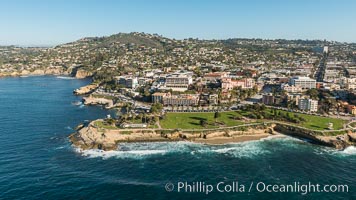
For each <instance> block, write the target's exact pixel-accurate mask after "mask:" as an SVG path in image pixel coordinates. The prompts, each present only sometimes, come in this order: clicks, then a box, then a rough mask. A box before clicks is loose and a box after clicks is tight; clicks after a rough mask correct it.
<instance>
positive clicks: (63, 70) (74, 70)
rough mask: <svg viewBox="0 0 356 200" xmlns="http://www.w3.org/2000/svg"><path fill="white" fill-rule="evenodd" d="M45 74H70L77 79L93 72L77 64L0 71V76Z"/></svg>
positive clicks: (88, 75)
mask: <svg viewBox="0 0 356 200" xmlns="http://www.w3.org/2000/svg"><path fill="white" fill-rule="evenodd" d="M45 75H57V76H58V75H63V76H71V77H75V78H78V79H82V78H87V77H91V76H93V73H92V72H90V71H87V70H84V69H81V68H80V67H79V66H76V67H68V68H67V67H61V66H58V67H50V68H45V69H35V70H32V71H29V70H26V69H25V70H20V71H13V72H6V73H5V72H2V73H0V78H1V77H20V76H45Z"/></svg>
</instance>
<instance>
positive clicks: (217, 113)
mask: <svg viewBox="0 0 356 200" xmlns="http://www.w3.org/2000/svg"><path fill="white" fill-rule="evenodd" d="M220 116H221V114H220V113H219V112H215V113H214V119H215V122H216V121H217V119H218V118H219V117H220Z"/></svg>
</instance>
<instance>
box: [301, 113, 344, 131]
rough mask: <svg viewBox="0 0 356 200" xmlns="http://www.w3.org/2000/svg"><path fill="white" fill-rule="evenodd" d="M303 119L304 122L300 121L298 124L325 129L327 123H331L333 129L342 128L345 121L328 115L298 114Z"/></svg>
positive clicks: (315, 128)
mask: <svg viewBox="0 0 356 200" xmlns="http://www.w3.org/2000/svg"><path fill="white" fill-rule="evenodd" d="M298 115H300V116H301V117H303V118H304V119H306V120H307V121H306V122H302V123H301V124H300V125H301V126H303V127H305V128H310V129H314V130H325V129H327V128H328V124H329V123H333V127H334V130H339V129H343V128H344V123H345V121H344V120H342V119H335V118H329V117H320V116H315V115H306V114H298Z"/></svg>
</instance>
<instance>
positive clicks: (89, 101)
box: [83, 95, 114, 109]
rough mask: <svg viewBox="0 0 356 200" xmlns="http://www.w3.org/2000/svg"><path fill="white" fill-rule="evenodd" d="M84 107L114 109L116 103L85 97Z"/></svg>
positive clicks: (110, 100)
mask: <svg viewBox="0 0 356 200" xmlns="http://www.w3.org/2000/svg"><path fill="white" fill-rule="evenodd" d="M83 103H84V105H104V106H105V108H107V109H109V108H112V107H113V105H114V101H113V100H112V99H105V98H97V97H93V96H91V95H90V96H88V97H83Z"/></svg>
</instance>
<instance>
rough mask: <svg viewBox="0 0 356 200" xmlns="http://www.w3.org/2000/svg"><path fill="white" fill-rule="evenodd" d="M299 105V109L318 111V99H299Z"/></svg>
mask: <svg viewBox="0 0 356 200" xmlns="http://www.w3.org/2000/svg"><path fill="white" fill-rule="evenodd" d="M298 107H299V110H306V111H310V112H317V111H318V101H317V100H313V99H299V100H298Z"/></svg>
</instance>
